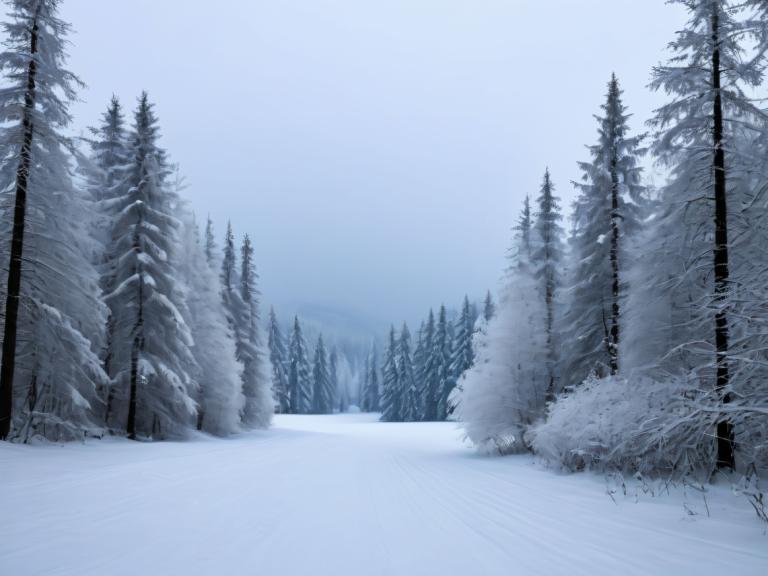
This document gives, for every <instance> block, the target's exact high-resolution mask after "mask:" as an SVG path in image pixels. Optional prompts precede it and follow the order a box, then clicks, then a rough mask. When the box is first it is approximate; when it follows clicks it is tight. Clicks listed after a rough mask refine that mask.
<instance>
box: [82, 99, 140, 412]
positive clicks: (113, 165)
mask: <svg viewBox="0 0 768 576" xmlns="http://www.w3.org/2000/svg"><path fill="white" fill-rule="evenodd" d="M93 132H94V138H93V140H92V141H91V149H92V160H91V167H90V168H91V169H90V170H87V171H86V174H87V178H88V182H89V188H90V189H91V195H92V197H93V199H94V200H95V201H96V206H97V212H98V215H99V216H98V220H97V222H96V226H95V236H96V238H97V240H98V242H99V244H100V245H101V246H100V247H101V250H99V253H98V254H97V255H96V257H95V258H94V260H95V261H96V264H97V268H98V270H99V271H100V277H101V278H100V284H101V289H102V291H103V293H104V294H108V293H110V292H111V291H112V290H113V288H114V275H113V273H112V272H113V271H114V268H115V263H114V262H111V261H110V259H109V252H108V250H107V247H108V246H109V244H110V242H111V233H112V222H113V220H114V219H115V218H116V217H117V213H116V212H115V209H116V206H119V205H120V199H121V198H123V197H124V196H125V186H126V183H127V173H126V170H127V168H128V166H129V165H130V151H129V149H128V142H127V134H126V128H125V119H124V117H123V112H122V106H121V105H120V101H119V100H118V99H117V97H115V96H113V97H112V100H111V101H110V103H109V107H108V108H107V111H106V112H105V113H104V115H103V117H102V124H101V126H99V128H98V129H95V130H93ZM113 332H114V319H113V318H112V317H111V315H108V318H107V327H106V334H105V343H104V349H103V350H102V351H101V355H102V357H103V360H104V371H105V372H106V373H107V374H109V372H110V362H111V356H110V351H111V348H112V347H111V341H112V337H113ZM103 388H104V389H103V390H101V391H100V393H99V396H100V397H101V399H102V406H101V410H102V411H103V414H100V416H101V418H100V420H102V421H104V422H107V421H108V420H109V400H110V398H109V395H110V388H109V386H105V387H103Z"/></svg>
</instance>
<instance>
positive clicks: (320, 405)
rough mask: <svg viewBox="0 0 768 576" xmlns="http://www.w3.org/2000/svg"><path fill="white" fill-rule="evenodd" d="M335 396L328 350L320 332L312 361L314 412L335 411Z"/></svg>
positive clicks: (328, 412) (326, 412)
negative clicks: (329, 367)
mask: <svg viewBox="0 0 768 576" xmlns="http://www.w3.org/2000/svg"><path fill="white" fill-rule="evenodd" d="M333 396H334V394H333V390H332V384H331V375H330V372H329V370H328V352H327V350H326V349H325V342H323V335H322V334H320V335H319V336H318V337H317V345H316V346H315V356H314V359H313V362H312V413H313V414H331V413H333V400H334V398H333Z"/></svg>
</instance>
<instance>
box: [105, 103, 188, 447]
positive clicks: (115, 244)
mask: <svg viewBox="0 0 768 576" xmlns="http://www.w3.org/2000/svg"><path fill="white" fill-rule="evenodd" d="M158 138H159V129H158V125H157V118H156V116H155V113H154V109H153V105H152V104H150V102H149V99H148V97H147V94H146V93H143V94H142V95H141V97H140V98H139V104H138V107H137V109H136V112H135V117H134V126H133V132H132V134H131V140H130V142H131V145H130V152H131V161H130V165H129V168H128V171H127V180H126V185H125V192H124V194H123V195H122V196H121V197H120V198H117V199H115V203H116V208H117V210H116V213H117V214H119V216H118V217H117V218H116V219H115V220H114V222H113V226H112V233H111V243H110V249H109V253H108V259H109V261H110V262H113V263H114V267H113V269H112V270H111V271H110V272H109V273H110V274H112V280H111V284H112V290H111V291H110V292H109V293H108V294H107V295H106V301H107V304H108V305H109V308H110V314H111V317H112V318H113V322H114V333H113V337H112V339H111V343H110V346H111V350H110V352H109V354H110V357H111V361H110V376H111V378H112V380H113V386H112V390H111V393H110V414H109V423H110V424H111V426H112V427H113V428H120V427H122V426H125V430H126V432H127V434H128V437H129V438H133V439H135V438H138V437H161V438H162V437H169V436H179V435H182V434H183V433H184V430H185V429H186V428H187V427H188V425H189V422H190V418H191V417H192V416H194V415H196V413H197V405H196V402H195V398H196V397H197V395H198V392H197V390H196V382H195V381H194V379H193V378H192V377H191V373H193V372H194V371H195V370H196V369H197V367H196V363H195V359H194V355H193V354H192V351H191V347H192V345H193V339H192V335H191V333H190V329H189V326H188V325H187V323H186V322H185V319H184V318H185V308H184V298H183V292H182V287H181V286H180V285H179V284H178V282H177V280H176V278H177V268H176V266H177V264H178V263H177V261H176V257H177V249H178V243H179V228H180V222H179V220H178V219H177V217H176V216H175V213H176V212H177V211H178V204H179V200H178V196H177V194H176V191H175V190H174V189H172V188H171V186H170V184H169V182H168V179H169V175H170V172H171V166H170V165H169V163H168V160H167V157H166V153H165V151H164V150H163V149H162V148H160V147H159V146H158V143H157V140H158Z"/></svg>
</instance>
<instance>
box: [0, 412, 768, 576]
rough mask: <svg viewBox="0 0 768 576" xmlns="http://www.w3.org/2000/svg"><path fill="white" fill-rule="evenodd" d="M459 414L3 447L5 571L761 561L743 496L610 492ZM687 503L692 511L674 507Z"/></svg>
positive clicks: (690, 567) (435, 569)
mask: <svg viewBox="0 0 768 576" xmlns="http://www.w3.org/2000/svg"><path fill="white" fill-rule="evenodd" d="M460 437H461V434H460V432H459V431H457V430H456V427H455V425H454V424H450V423H443V424H382V423H378V422H376V421H375V419H374V418H373V417H371V416H365V415H343V416H286V417H278V418H277V421H276V424H275V427H274V428H273V429H272V430H270V431H268V432H261V433H253V434H248V435H243V436H240V437H237V438H233V439H228V440H214V439H205V438H201V439H199V440H196V441H192V442H185V443H157V444H136V443H131V442H128V441H101V442H96V441H94V442H90V443H88V444H87V445H67V446H42V447H28V446H17V445H7V444H3V445H2V446H0V573H2V574H13V575H14V576H26V575H45V576H59V575H72V576H88V575H99V576H118V575H130V576H135V575H137V574H140V575H142V576H153V575H158V576H160V575H162V576H176V575H179V576H188V575H197V574H199V575H225V576H229V575H240V574H243V575H250V574H258V575H260V576H299V575H302V576H304V575H306V576H321V575H326V574H327V575H332V576H346V575H350V576H352V575H355V576H376V575H384V574H386V575H398V576H399V575H402V576H417V575H418V576H429V575H435V576H450V575H454V574H455V575H461V576H494V575H500V576H501V575H503V576H511V575H518V574H519V575H521V576H528V575H536V574H542V575H548V576H553V575H559V574H564V575H569V576H570V575H578V574H589V575H600V574H606V575H608V574H610V575H615V574H621V575H622V576H629V575H650V574H653V575H665V574H675V575H676V576H681V575H687V574H695V575H696V576H703V575H706V574H717V575H719V576H722V574H729V575H733V576H749V575H752V574H754V575H761V576H765V575H766V574H768V536H766V535H765V533H764V529H763V527H762V526H761V525H760V524H759V522H758V521H757V519H756V517H755V516H754V513H753V512H752V511H751V510H750V509H749V505H748V504H747V502H746V501H744V500H743V499H741V498H739V497H735V496H733V495H732V494H731V493H730V492H729V490H728V489H727V488H725V487H723V488H719V487H718V488H714V489H710V493H709V495H708V505H709V509H710V511H711V516H710V517H709V518H707V517H706V515H705V508H704V505H703V501H702V499H701V497H700V496H699V495H698V494H696V493H695V491H691V492H689V494H688V496H687V497H685V496H684V495H683V494H682V493H681V492H679V491H678V492H675V491H673V492H672V494H671V495H666V494H665V495H664V496H661V497H656V498H650V497H641V498H640V500H639V502H636V501H635V498H634V497H627V498H625V497H623V496H621V497H619V496H617V497H616V499H617V503H614V502H613V501H612V500H611V498H610V497H609V496H608V495H607V494H606V482H605V480H604V479H602V478H599V477H596V476H591V475H575V476H562V475H557V474H553V473H552V472H549V471H546V470H542V469H540V467H539V466H537V465H536V464H534V463H533V462H532V461H531V459H529V458H527V457H508V458H484V457H480V456H477V455H475V453H474V452H473V451H472V450H471V449H470V448H469V447H467V446H465V445H463V444H462V442H461V438H460ZM684 502H687V505H688V507H689V508H690V509H691V511H693V512H698V515H691V514H690V513H689V512H686V510H685V507H684Z"/></svg>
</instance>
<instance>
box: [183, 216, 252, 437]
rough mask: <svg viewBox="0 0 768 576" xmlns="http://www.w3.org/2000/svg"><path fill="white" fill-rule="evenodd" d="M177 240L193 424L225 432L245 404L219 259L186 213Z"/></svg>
mask: <svg viewBox="0 0 768 576" xmlns="http://www.w3.org/2000/svg"><path fill="white" fill-rule="evenodd" d="M181 239H182V242H181V249H180V255H179V256H180V257H179V277H180V278H181V279H182V280H183V281H184V284H185V287H186V290H185V302H186V308H187V310H188V311H189V314H188V319H187V324H188V325H189V327H190V330H191V332H192V338H193V341H194V345H193V347H192V353H193V355H194V357H195V361H196V362H195V363H196V367H197V370H195V371H194V372H192V373H191V375H192V376H193V378H194V379H195V381H196V382H197V383H198V386H197V388H198V396H197V402H198V406H199V409H198V415H197V429H198V430H202V431H204V432H208V433H210V434H214V435H217V436H226V435H228V434H232V433H234V432H237V431H239V430H240V413H241V410H242V408H243V406H244V403H245V398H244V397H243V392H242V366H241V365H240V364H239V363H238V361H237V357H236V354H237V352H236V344H235V336H234V333H233V331H232V328H231V327H230V325H229V322H228V321H227V315H226V310H225V309H224V303H223V302H222V299H221V290H220V284H219V280H218V274H217V272H218V263H217V262H216V261H213V262H209V261H208V258H207V255H206V251H205V246H204V245H203V244H202V242H201V240H200V231H199V229H198V227H197V224H196V222H195V221H194V217H193V216H192V215H191V214H184V219H183V229H182V238H181ZM212 257H214V258H215V254H212Z"/></svg>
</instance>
